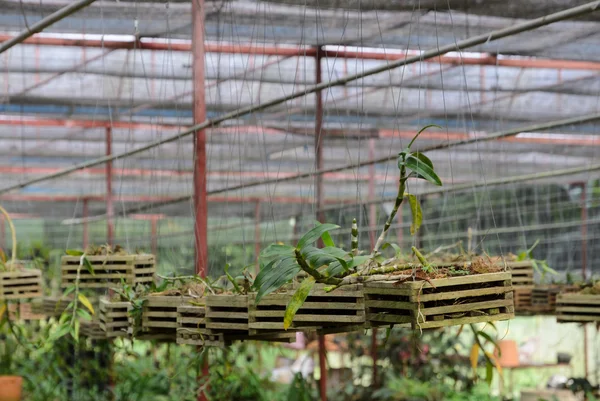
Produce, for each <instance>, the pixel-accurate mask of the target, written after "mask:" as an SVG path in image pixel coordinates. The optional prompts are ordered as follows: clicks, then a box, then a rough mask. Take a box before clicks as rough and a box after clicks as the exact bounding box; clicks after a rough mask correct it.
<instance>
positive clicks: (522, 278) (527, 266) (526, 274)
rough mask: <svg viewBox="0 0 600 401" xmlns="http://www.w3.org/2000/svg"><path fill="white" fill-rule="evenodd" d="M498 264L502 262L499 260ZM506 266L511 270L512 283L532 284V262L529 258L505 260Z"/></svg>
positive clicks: (518, 284) (516, 284) (514, 284)
mask: <svg viewBox="0 0 600 401" xmlns="http://www.w3.org/2000/svg"><path fill="white" fill-rule="evenodd" d="M499 264H503V263H502V262H499ZM506 268H507V270H508V271H510V272H511V274H512V277H511V281H512V285H513V286H521V285H533V264H532V263H531V261H529V260H524V261H520V262H506Z"/></svg>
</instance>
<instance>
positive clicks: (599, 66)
mask: <svg viewBox="0 0 600 401" xmlns="http://www.w3.org/2000/svg"><path fill="white" fill-rule="evenodd" d="M69 35H70V36H71V37H69V38H67V37H64V36H61V35H59V34H55V35H53V34H47V33H46V34H43V35H39V34H36V35H33V36H32V37H30V38H28V39H26V40H25V41H23V43H24V44H31V45H47V46H74V47H97V48H98V47H99V48H104V49H132V50H133V49H138V50H139V49H146V50H163V51H185V52H190V51H192V49H193V47H194V40H192V41H188V40H169V39H164V38H142V39H136V38H134V37H133V36H132V37H131V39H129V40H119V39H109V38H106V37H104V36H101V35H81V38H73V37H72V36H73V34H69ZM13 37H14V36H13V35H11V34H7V33H2V34H0V43H2V42H5V41H7V40H10V39H12V38H13ZM204 50H205V51H206V52H207V53H231V54H253V55H265V56H290V57H294V56H296V57H316V56H317V49H316V48H311V47H306V46H295V45H281V46H280V45H267V44H257V45H254V44H249V43H245V44H242V43H237V44H234V43H216V42H206V43H205V45H204ZM385 50H386V51H381V50H378V49H370V48H357V47H344V46H340V47H339V49H336V50H331V49H327V50H321V52H322V53H321V56H322V57H334V58H350V59H359V60H360V59H362V60H381V61H395V60H401V59H404V58H407V57H410V56H414V55H416V54H419V53H420V52H419V51H416V50H412V51H408V52H407V51H405V50H399V49H385ZM423 61H424V62H426V63H436V64H440V63H441V64H451V65H489V66H499V67H514V68H551V69H555V68H564V69H569V70H600V63H598V62H594V61H574V60H562V59H541V58H526V57H512V58H502V57H500V58H498V57H496V56H495V55H492V54H486V53H480V54H478V55H476V56H467V55H463V54H456V55H454V54H446V55H444V56H441V57H434V58H431V59H427V60H423Z"/></svg>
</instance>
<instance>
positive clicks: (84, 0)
mask: <svg viewBox="0 0 600 401" xmlns="http://www.w3.org/2000/svg"><path fill="white" fill-rule="evenodd" d="M95 1H96V0H80V1H77V2H75V3H71V4H69V5H67V6H65V7H63V8H61V9H60V10H57V11H56V12H54V13H52V14H50V15H49V16H47V17H45V18H42V19H41V20H39V21H38V22H36V23H35V24H33V25H31V26H28V27H27V29H26V30H24V31H22V32H21V33H19V34H18V35H16V36H12V37H10V38H6V39H5V40H2V43H1V44H0V54H2V53H4V52H5V51H7V50H8V49H10V48H12V47H14V46H16V45H18V44H20V43H24V42H26V41H27V40H28V39H30V38H31V37H32V36H34V35H35V34H36V33H38V32H41V31H43V30H44V29H46V28H48V27H49V26H50V25H52V24H54V23H55V22H58V21H60V20H62V19H64V18H66V17H68V16H69V15H71V14H74V13H76V12H77V11H79V10H81V9H82V8H85V7H87V6H89V5H90V4H92V3H93V2H95Z"/></svg>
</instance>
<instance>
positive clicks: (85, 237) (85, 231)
mask: <svg viewBox="0 0 600 401" xmlns="http://www.w3.org/2000/svg"><path fill="white" fill-rule="evenodd" d="M88 202H89V201H88V199H87V198H84V199H83V212H82V213H81V215H82V216H83V219H84V220H83V228H82V230H83V249H86V248H87V247H88V244H89V236H88V221H87V217H88V214H89V210H88Z"/></svg>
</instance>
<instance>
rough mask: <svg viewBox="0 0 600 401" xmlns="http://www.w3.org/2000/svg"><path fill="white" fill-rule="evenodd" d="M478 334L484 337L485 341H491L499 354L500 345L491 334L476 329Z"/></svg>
mask: <svg viewBox="0 0 600 401" xmlns="http://www.w3.org/2000/svg"><path fill="white" fill-rule="evenodd" d="M476 334H477V335H478V336H481V337H483V338H485V339H486V340H487V341H489V342H490V343H492V344H493V345H494V348H496V350H497V351H498V355H500V353H501V352H502V350H501V349H500V346H499V345H498V344H496V340H494V339H493V338H492V336H490V335H489V334H488V333H486V332H485V331H481V330H480V331H478V332H477V333H476Z"/></svg>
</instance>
